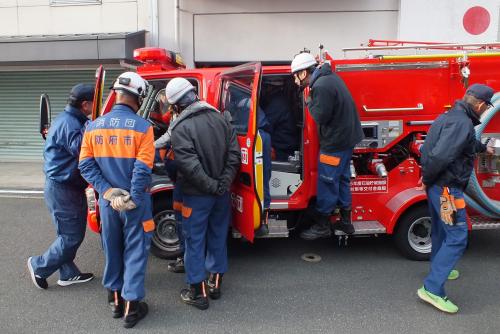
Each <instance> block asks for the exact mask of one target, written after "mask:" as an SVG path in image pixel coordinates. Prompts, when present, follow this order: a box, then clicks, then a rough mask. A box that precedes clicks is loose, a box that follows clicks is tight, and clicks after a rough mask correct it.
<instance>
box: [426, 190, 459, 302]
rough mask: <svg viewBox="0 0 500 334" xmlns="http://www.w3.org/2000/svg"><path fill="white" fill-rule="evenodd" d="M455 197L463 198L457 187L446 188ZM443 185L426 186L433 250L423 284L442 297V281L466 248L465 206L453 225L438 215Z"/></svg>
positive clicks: (443, 281)
mask: <svg viewBox="0 0 500 334" xmlns="http://www.w3.org/2000/svg"><path fill="white" fill-rule="evenodd" d="M449 189H450V194H451V195H453V196H454V197H455V198H462V199H463V198H464V195H463V192H462V191H461V190H460V189H457V188H449ZM442 193H443V187H440V186H436V185H433V186H431V187H430V188H429V189H427V199H428V202H429V211H430V213H431V219H432V228H431V232H432V233H431V238H432V253H431V270H430V272H429V275H427V277H426V278H425V281H424V287H425V289H426V290H427V291H429V292H431V293H433V294H435V295H438V296H440V297H445V296H446V293H445V290H444V284H445V283H446V281H447V280H448V275H449V274H450V272H451V270H452V269H453V268H455V266H456V264H457V262H458V260H460V258H461V257H462V255H463V253H464V251H465V248H466V247H467V236H468V233H469V232H468V228H467V220H466V213H465V208H464V209H458V210H457V223H456V224H455V225H453V226H451V225H447V224H445V223H444V222H443V221H442V220H441V215H440V207H441V202H440V199H439V198H440V196H441V194H442Z"/></svg>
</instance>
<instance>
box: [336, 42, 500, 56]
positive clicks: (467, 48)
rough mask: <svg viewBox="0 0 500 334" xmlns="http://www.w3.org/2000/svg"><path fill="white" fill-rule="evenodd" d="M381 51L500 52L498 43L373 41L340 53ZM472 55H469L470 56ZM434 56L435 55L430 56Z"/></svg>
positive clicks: (345, 49) (344, 49) (499, 43)
mask: <svg viewBox="0 0 500 334" xmlns="http://www.w3.org/2000/svg"><path fill="white" fill-rule="evenodd" d="M382 50H415V53H418V51H421V50H454V51H462V52H464V53H469V52H481V54H485V55H486V54H489V55H492V54H493V53H494V54H495V55H496V54H497V53H498V52H499V51H500V42H492V43H463V44H459V43H438V42H416V41H397V40H373V39H370V40H369V41H368V44H367V46H361V47H356V48H343V49H342V52H343V53H344V57H345V56H346V54H347V52H352V51H366V52H370V51H382ZM472 54H474V53H469V55H472ZM419 56H427V55H419ZM432 56H434V57H435V56H436V55H431V57H432Z"/></svg>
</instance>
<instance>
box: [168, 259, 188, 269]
mask: <svg viewBox="0 0 500 334" xmlns="http://www.w3.org/2000/svg"><path fill="white" fill-rule="evenodd" d="M167 269H168V271H171V272H173V273H184V272H186V270H185V268H184V258H183V257H178V258H177V260H175V262H170V263H169V264H168V265H167Z"/></svg>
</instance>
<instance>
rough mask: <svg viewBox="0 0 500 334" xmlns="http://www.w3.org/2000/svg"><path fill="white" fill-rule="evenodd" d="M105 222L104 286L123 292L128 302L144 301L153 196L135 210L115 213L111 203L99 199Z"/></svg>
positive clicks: (103, 229)
mask: <svg viewBox="0 0 500 334" xmlns="http://www.w3.org/2000/svg"><path fill="white" fill-rule="evenodd" d="M99 208H100V210H101V211H100V214H101V223H102V232H101V239H102V246H103V248H104V255H105V258H106V263H105V267H104V275H103V278H102V284H103V285H104V287H105V288H106V289H110V290H113V291H121V295H122V297H123V298H124V299H125V300H128V301H133V300H142V299H143V298H144V296H145V289H144V277H145V274H146V265H147V262H148V255H149V247H150V245H151V237H152V236H153V231H154V223H153V221H152V217H151V196H150V195H146V196H145V197H144V201H143V203H141V204H140V205H138V207H137V208H136V209H134V210H130V211H123V212H118V211H115V210H114V209H113V208H112V207H111V205H110V204H109V201H107V200H105V199H102V198H101V199H99Z"/></svg>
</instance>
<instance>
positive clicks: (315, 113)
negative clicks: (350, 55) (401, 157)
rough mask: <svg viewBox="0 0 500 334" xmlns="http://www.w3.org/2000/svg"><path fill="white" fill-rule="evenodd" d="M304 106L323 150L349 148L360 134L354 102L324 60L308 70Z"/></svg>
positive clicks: (360, 138)
mask: <svg viewBox="0 0 500 334" xmlns="http://www.w3.org/2000/svg"><path fill="white" fill-rule="evenodd" d="M309 86H310V87H311V95H310V99H308V100H309V101H307V107H308V108H309V111H310V113H311V116H312V117H313V118H314V121H315V122H316V124H317V126H318V137H319V146H320V149H321V151H323V152H338V151H344V150H347V149H352V148H353V147H354V146H355V145H356V144H357V143H359V142H360V141H361V140H362V139H363V138H364V135H363V130H362V129H361V122H360V121H359V115H358V112H357V110H356V105H355V104H354V100H353V98H352V96H351V93H350V92H349V90H348V89H347V86H346V85H345V83H344V81H343V80H342V79H341V78H340V77H339V76H338V75H337V74H336V73H333V72H332V68H331V66H330V64H328V63H325V64H323V65H322V66H321V67H318V68H317V69H316V70H315V71H314V72H313V74H312V77H311V82H310V84H309Z"/></svg>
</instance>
